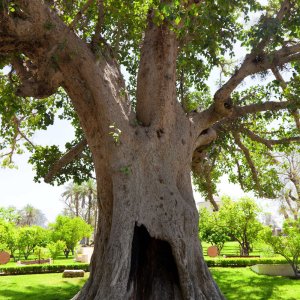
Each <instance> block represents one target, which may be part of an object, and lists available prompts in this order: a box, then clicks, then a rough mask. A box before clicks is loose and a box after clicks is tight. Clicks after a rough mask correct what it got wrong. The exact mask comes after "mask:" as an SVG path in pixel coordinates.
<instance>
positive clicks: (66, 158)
mask: <svg viewBox="0 0 300 300" xmlns="http://www.w3.org/2000/svg"><path fill="white" fill-rule="evenodd" d="M86 146H87V141H86V139H83V140H82V141H80V142H79V143H78V144H77V145H76V146H74V147H73V148H72V149H70V150H69V151H68V152H67V153H65V154H64V155H63V156H62V157H61V158H60V159H59V160H58V161H56V162H55V163H54V164H53V165H52V166H51V168H50V169H49V171H48V173H47V174H46V176H45V177H44V181H45V182H46V183H49V182H51V181H52V180H53V177H54V176H55V175H57V174H58V173H59V172H60V171H61V169H62V168H63V167H65V166H66V165H68V164H69V163H71V162H72V161H73V160H75V159H77V158H78V157H79V156H80V155H81V153H82V152H83V150H84V149H85V147H86Z"/></svg>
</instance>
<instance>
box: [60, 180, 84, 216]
mask: <svg viewBox="0 0 300 300" xmlns="http://www.w3.org/2000/svg"><path fill="white" fill-rule="evenodd" d="M81 192H82V188H81V186H80V185H79V184H77V183H73V182H71V183H69V184H68V185H67V187H66V189H65V191H64V192H63V193H62V195H61V196H62V198H63V201H64V203H65V204H66V206H67V207H66V212H65V213H66V214H67V215H71V216H75V217H79V216H80V215H81V214H80V200H81ZM81 207H82V205H81Z"/></svg>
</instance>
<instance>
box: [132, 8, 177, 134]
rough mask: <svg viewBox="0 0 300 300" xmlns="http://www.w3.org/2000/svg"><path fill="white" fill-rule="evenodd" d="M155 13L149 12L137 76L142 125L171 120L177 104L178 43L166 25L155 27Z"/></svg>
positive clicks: (139, 115)
mask: <svg viewBox="0 0 300 300" xmlns="http://www.w3.org/2000/svg"><path fill="white" fill-rule="evenodd" d="M153 17H154V12H150V13H149V15H148V26H147V29H146V31H145V38H144V42H143V46H142V49H141V59H140V66H139V71H138V78H137V104H136V111H137V118H138V120H139V121H140V122H141V123H142V124H143V125H145V126H149V125H150V124H153V123H158V124H159V125H158V126H160V128H162V129H163V128H164V127H165V126H164V123H165V122H170V121H173V119H174V118H172V112H174V107H175V105H176V103H177V102H176V59H177V52H178V42H177V38H176V34H175V33H174V32H172V31H171V30H170V29H169V28H168V24H162V25H160V26H157V25H156V24H154V22H153Z"/></svg>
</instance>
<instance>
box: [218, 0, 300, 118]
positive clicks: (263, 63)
mask: <svg viewBox="0 0 300 300" xmlns="http://www.w3.org/2000/svg"><path fill="white" fill-rule="evenodd" d="M290 8H291V3H290V1H288V0H284V1H283V2H282V4H281V7H280V10H279V12H278V13H277V15H276V16H275V17H274V19H276V20H277V21H279V22H281V21H282V19H283V18H284V16H285V15H286V13H287V12H288V11H289V10H290ZM268 21H269V20H268V19H267V18H266V20H265V25H267V22H268ZM271 38H272V36H265V37H264V38H263V39H262V40H261V41H260V42H259V43H258V44H257V45H256V46H255V47H254V48H253V49H252V51H251V53H250V54H247V55H246V57H245V60H244V62H243V63H242V65H241V66H240V68H239V69H237V70H236V71H235V73H234V74H233V76H232V77H231V78H230V79H229V80H228V81H227V82H226V83H225V84H224V85H223V86H222V87H221V88H220V89H219V90H218V91H217V92H216V93H215V95H214V103H215V105H216V111H218V112H219V113H220V114H221V115H223V116H228V115H230V114H231V112H232V106H230V105H228V102H230V95H231V93H232V92H233V90H234V89H235V88H236V87H237V86H238V85H239V84H240V83H241V82H242V81H243V80H244V79H245V78H246V77H247V76H249V75H252V74H255V73H258V72H263V71H266V70H268V69H270V68H271V67H273V66H274V65H283V64H286V63H288V62H291V61H293V60H296V59H299V58H300V55H299V52H300V49H299V48H300V46H299V45H296V46H292V47H283V48H282V49H280V50H277V51H274V52H272V53H268V54H266V53H264V52H263V49H264V48H265V46H266V45H267V44H268V42H269V40H270V39H271Z"/></svg>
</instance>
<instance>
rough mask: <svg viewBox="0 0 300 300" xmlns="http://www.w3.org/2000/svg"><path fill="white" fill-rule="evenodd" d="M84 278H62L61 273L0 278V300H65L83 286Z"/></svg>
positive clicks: (86, 275)
mask: <svg viewBox="0 0 300 300" xmlns="http://www.w3.org/2000/svg"><path fill="white" fill-rule="evenodd" d="M87 278H88V274H87V273H86V274H85V277H84V278H62V274H61V273H54V274H33V275H16V276H1V277H0V299H1V300H25V299H28V300H40V299H41V300H67V299H71V298H72V297H73V296H74V295H75V294H76V293H77V292H78V291H79V290H80V288H81V287H82V286H83V284H84V282H85V281H86V280H87Z"/></svg>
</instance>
